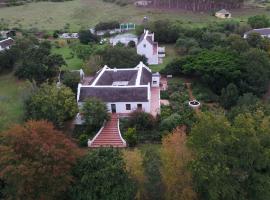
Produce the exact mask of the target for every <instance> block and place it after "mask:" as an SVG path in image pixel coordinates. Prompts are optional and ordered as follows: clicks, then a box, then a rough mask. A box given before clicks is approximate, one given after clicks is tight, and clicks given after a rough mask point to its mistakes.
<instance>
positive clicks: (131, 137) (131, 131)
mask: <svg viewBox="0 0 270 200" xmlns="http://www.w3.org/2000/svg"><path fill="white" fill-rule="evenodd" d="M124 139H125V140H126V141H127V143H128V146H129V147H134V146H136V144H137V142H138V141H137V140H138V138H137V133H136V129H135V128H128V130H127V131H126V132H125V133H124Z"/></svg>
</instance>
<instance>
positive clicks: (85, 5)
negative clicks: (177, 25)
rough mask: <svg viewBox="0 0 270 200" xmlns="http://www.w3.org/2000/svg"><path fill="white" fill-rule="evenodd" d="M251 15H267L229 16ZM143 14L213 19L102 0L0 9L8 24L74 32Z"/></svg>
mask: <svg viewBox="0 0 270 200" xmlns="http://www.w3.org/2000/svg"><path fill="white" fill-rule="evenodd" d="M255 14H267V15H270V12H269V11H268V12H267V11H266V9H265V8H254V9H241V10H234V11H232V15H233V18H235V19H237V20H239V21H244V20H246V19H247V17H249V16H252V15H255ZM144 16H148V17H149V19H150V20H157V19H172V20H182V21H184V22H185V23H190V22H194V23H196V24H197V25H201V24H205V23H209V22H211V21H217V20H218V19H216V18H215V17H213V16H211V14H210V13H193V12H190V11H183V10H178V11H176V10H175V11H168V10H154V9H148V8H147V9H144V8H137V7H135V6H134V5H128V6H125V7H120V6H118V5H115V4H111V3H104V2H103V1H102V0H73V1H67V2H57V3H53V2H37V3H30V4H26V5H22V6H16V7H6V8H0V19H1V20H4V21H5V22H6V23H8V24H9V25H10V27H22V28H39V29H44V30H55V29H61V28H63V27H64V26H65V24H67V23H69V24H70V29H71V30H73V31H77V30H78V29H80V28H81V27H87V28H88V27H92V26H94V25H95V24H96V23H98V22H100V21H109V20H119V21H121V22H134V23H141V22H142V19H143V17H144Z"/></svg>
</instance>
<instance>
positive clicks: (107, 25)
mask: <svg viewBox="0 0 270 200" xmlns="http://www.w3.org/2000/svg"><path fill="white" fill-rule="evenodd" d="M116 28H120V24H119V22H118V21H109V22H99V23H98V24H97V25H96V26H95V31H104V30H111V29H116Z"/></svg>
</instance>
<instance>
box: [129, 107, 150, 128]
mask: <svg viewBox="0 0 270 200" xmlns="http://www.w3.org/2000/svg"><path fill="white" fill-rule="evenodd" d="M129 125H130V126H132V127H135V128H136V130H137V131H145V130H151V129H153V128H154V126H155V119H154V117H153V116H152V115H151V114H149V113H146V112H143V111H140V110H136V111H133V112H132V113H131V114H130V118H129Z"/></svg>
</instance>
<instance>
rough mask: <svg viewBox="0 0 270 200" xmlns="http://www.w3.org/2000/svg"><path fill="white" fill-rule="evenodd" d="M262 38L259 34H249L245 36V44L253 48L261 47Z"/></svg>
mask: <svg viewBox="0 0 270 200" xmlns="http://www.w3.org/2000/svg"><path fill="white" fill-rule="evenodd" d="M262 41H263V38H262V36H261V35H260V34H259V33H249V34H248V36H247V42H248V44H249V45H250V46H252V47H254V48H259V47H260V46H261V45H262Z"/></svg>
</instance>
